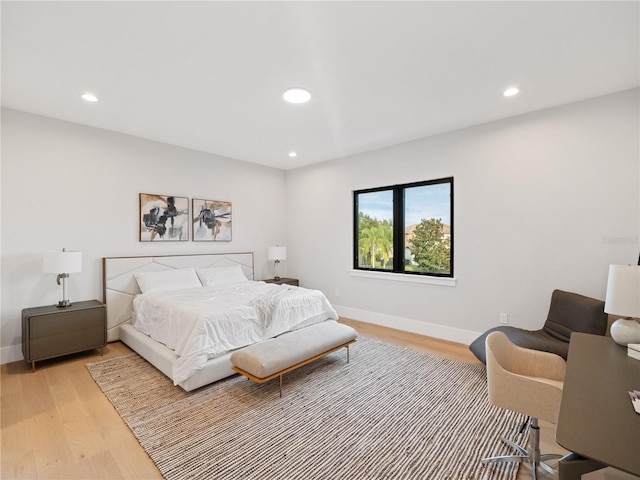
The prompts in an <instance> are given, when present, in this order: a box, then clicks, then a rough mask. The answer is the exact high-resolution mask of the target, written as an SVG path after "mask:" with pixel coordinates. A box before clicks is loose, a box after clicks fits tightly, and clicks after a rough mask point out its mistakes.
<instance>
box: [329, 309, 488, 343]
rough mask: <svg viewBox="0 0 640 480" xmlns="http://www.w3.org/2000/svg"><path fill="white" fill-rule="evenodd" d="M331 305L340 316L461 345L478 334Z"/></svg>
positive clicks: (471, 340) (470, 340) (472, 339)
mask: <svg viewBox="0 0 640 480" xmlns="http://www.w3.org/2000/svg"><path fill="white" fill-rule="evenodd" d="M333 307H334V308H335V310H336V312H338V315H340V316H341V317H346V318H351V319H353V320H358V321H360V322H366V323H373V324H374V325H380V326H383V327H389V328H395V329H396V330H403V331H405V332H411V333H416V334H418V335H426V336H427V337H433V338H439V339H442V340H448V341H450V342H457V343H462V344H463V345H469V344H470V343H471V342H473V341H474V340H475V339H476V338H477V337H478V336H479V335H480V332H472V331H470V330H463V329H461V328H454V327H447V326H445V325H438V324H435V323H430V322H424V321H421V320H414V319H411V318H403V317H396V316H393V315H387V314H385V313H377V312H370V311H368V310H361V309H358V308H351V307H344V306H341V305H334V306H333Z"/></svg>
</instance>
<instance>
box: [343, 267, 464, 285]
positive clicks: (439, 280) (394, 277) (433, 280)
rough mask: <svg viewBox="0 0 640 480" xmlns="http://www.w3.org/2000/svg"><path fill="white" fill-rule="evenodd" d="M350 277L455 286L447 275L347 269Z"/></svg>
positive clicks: (454, 280) (453, 281) (452, 279)
mask: <svg viewBox="0 0 640 480" xmlns="http://www.w3.org/2000/svg"><path fill="white" fill-rule="evenodd" d="M349 275H350V276H352V277H363V278H375V279H377V280H391V281H394V282H408V283H423V284H428V285H440V286H443V287H455V286H456V282H457V281H456V279H455V278H449V277H426V276H421V275H420V276H419V275H404V274H402V273H387V272H369V271H365V270H349Z"/></svg>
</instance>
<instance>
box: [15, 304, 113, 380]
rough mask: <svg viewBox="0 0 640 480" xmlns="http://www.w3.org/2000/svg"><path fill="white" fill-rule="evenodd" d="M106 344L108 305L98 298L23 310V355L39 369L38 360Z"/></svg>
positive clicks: (101, 351) (101, 346)
mask: <svg viewBox="0 0 640 480" xmlns="http://www.w3.org/2000/svg"><path fill="white" fill-rule="evenodd" d="M106 344H107V306H106V305H105V304H104V303H102V302H99V301H97V300H89V301H86V302H75V303H74V304H73V305H71V306H70V307H64V308H60V307H57V306H56V305H50V306H46V307H34V308H25V309H24V310H22V354H23V355H24V359H25V360H26V361H27V362H31V368H32V370H33V371H34V372H35V371H36V362H37V361H39V360H45V359H47V358H54V357H59V356H62V355H67V354H70V353H76V352H82V351H84V350H90V349H92V348H100V355H102V353H103V348H104V346H105V345H106Z"/></svg>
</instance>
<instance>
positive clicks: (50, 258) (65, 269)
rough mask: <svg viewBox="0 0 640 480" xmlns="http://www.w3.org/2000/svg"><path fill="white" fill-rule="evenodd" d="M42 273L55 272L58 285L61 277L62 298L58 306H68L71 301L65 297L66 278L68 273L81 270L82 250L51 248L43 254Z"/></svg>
mask: <svg viewBox="0 0 640 480" xmlns="http://www.w3.org/2000/svg"><path fill="white" fill-rule="evenodd" d="M42 271H43V272H44V273H57V274H58V276H57V277H56V282H57V283H58V285H60V280H61V279H62V300H60V301H59V302H58V307H59V308H64V307H70V306H71V302H70V301H69V299H68V298H67V278H69V274H70V273H77V272H81V271H82V252H74V251H67V250H65V249H64V248H63V249H62V251H61V252H60V251H58V250H51V251H49V252H47V253H45V254H44V259H43V261H42Z"/></svg>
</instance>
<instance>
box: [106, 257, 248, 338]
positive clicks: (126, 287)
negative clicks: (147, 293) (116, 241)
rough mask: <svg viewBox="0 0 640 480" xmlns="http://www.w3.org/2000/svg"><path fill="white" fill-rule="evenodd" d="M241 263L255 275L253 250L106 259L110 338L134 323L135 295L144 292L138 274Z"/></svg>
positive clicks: (108, 331) (246, 271)
mask: <svg viewBox="0 0 640 480" xmlns="http://www.w3.org/2000/svg"><path fill="white" fill-rule="evenodd" d="M233 265H240V266H241V267H242V271H243V272H244V273H245V275H246V276H247V278H248V279H249V280H254V276H253V273H254V272H253V252H247V253H212V254H195V255H158V256H141V257H104V258H103V259H102V285H103V287H102V288H103V301H104V303H105V304H106V305H107V341H109V342H114V341H116V340H119V339H120V325H122V324H125V323H129V322H131V307H132V305H133V297H134V296H135V295H137V294H139V293H140V289H139V288H138V283H137V282H136V280H135V277H134V274H135V273H138V272H157V271H159V270H168V269H171V268H186V267H194V268H216V267H230V266H233Z"/></svg>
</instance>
